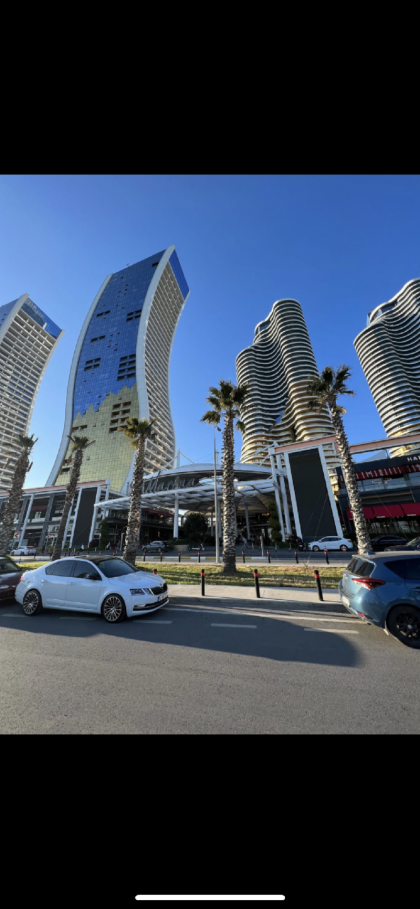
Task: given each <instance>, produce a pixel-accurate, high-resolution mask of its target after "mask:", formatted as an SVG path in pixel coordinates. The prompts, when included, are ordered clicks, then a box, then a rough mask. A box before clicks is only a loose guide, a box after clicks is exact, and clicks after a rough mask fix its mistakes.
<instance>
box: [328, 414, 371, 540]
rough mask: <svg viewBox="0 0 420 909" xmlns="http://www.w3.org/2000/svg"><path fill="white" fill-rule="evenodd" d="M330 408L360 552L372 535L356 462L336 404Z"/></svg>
mask: <svg viewBox="0 0 420 909" xmlns="http://www.w3.org/2000/svg"><path fill="white" fill-rule="evenodd" d="M330 410H331V417H332V421H333V426H334V429H335V434H336V437H337V444H338V449H339V452H340V457H341V463H342V467H343V474H344V480H345V483H346V487H347V492H348V496H349V503H350V508H351V511H352V514H353V521H354V527H355V530H356V537H357V544H358V547H359V552H367V551H368V550H369V549H370V548H371V546H370V537H369V531H368V528H367V524H366V521H365V515H364V511H363V505H362V499H361V496H360V492H359V490H358V488H357V480H356V477H355V471H354V463H353V458H352V456H351V451H350V446H349V443H348V439H347V436H346V432H345V429H344V424H343V420H342V418H341V416H340V414H339V413H337V411H336V409H335V407H334V406H330Z"/></svg>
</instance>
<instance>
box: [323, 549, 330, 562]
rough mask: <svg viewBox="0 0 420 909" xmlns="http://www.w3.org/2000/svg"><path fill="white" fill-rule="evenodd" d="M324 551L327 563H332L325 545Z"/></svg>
mask: <svg viewBox="0 0 420 909" xmlns="http://www.w3.org/2000/svg"><path fill="white" fill-rule="evenodd" d="M324 553H325V561H326V563H327V565H329V564H330V560H329V558H328V549H327V548H326V547H325V549H324Z"/></svg>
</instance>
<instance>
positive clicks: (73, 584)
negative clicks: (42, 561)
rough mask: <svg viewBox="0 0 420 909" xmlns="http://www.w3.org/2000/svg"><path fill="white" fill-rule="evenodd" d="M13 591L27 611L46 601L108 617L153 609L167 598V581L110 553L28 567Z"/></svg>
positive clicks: (48, 604) (114, 618)
mask: <svg viewBox="0 0 420 909" xmlns="http://www.w3.org/2000/svg"><path fill="white" fill-rule="evenodd" d="M15 597H16V600H17V601H18V603H20V604H21V605H22V606H23V611H24V613H25V615H31V616H32V615H38V613H40V612H41V610H42V607H43V606H45V607H46V608H47V609H69V610H72V611H77V612H91V613H101V614H102V615H103V617H104V619H106V621H107V622H120V621H121V620H122V619H124V618H126V617H130V618H131V617H132V616H135V615H144V614H145V613H149V612H155V610H156V609H160V608H161V607H162V606H165V605H166V603H167V602H168V587H167V584H166V583H165V581H164V580H163V578H161V577H160V575H155V574H149V573H148V572H145V571H142V570H141V569H140V568H135V567H134V565H132V564H131V563H130V562H126V561H124V559H120V558H112V557H110V556H95V557H92V558H89V559H87V558H85V557H83V556H79V557H78V558H64V559H58V560H57V561H55V562H50V563H49V564H47V565H43V566H42V568H35V569H34V570H33V571H27V572H25V574H24V575H23V577H22V579H21V581H20V582H19V584H18V585H17V587H16V592H15Z"/></svg>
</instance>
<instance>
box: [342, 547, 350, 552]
mask: <svg viewBox="0 0 420 909" xmlns="http://www.w3.org/2000/svg"><path fill="white" fill-rule="evenodd" d="M348 548H349V547H348V546H340V549H341V552H347V551H348Z"/></svg>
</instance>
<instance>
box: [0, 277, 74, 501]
mask: <svg viewBox="0 0 420 909" xmlns="http://www.w3.org/2000/svg"><path fill="white" fill-rule="evenodd" d="M62 334H63V331H62V330H61V328H59V327H58V325H56V324H55V322H53V321H52V320H51V319H50V318H49V316H47V315H46V314H45V313H44V312H43V311H42V309H39V307H38V306H36V305H35V303H33V301H32V300H31V299H30V298H29V296H28V294H22V296H21V297H18V299H17V300H12V302H11V303H6V305H5V306H0V492H2V493H4V492H8V491H9V489H10V486H11V482H12V476H13V471H14V468H15V464H16V461H17V458H18V457H19V454H20V451H19V450H18V449H17V448H16V444H15V440H16V436H17V435H18V434H19V433H22V434H23V435H28V432H29V426H30V422H31V417H32V411H33V408H34V404H35V399H36V396H37V394H38V390H39V386H40V384H41V381H42V377H43V375H44V372H45V370H46V368H47V365H48V362H49V360H50V357H51V356H52V353H53V351H54V349H55V347H56V345H57V344H58V341H59V340H60V338H61V335H62Z"/></svg>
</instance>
